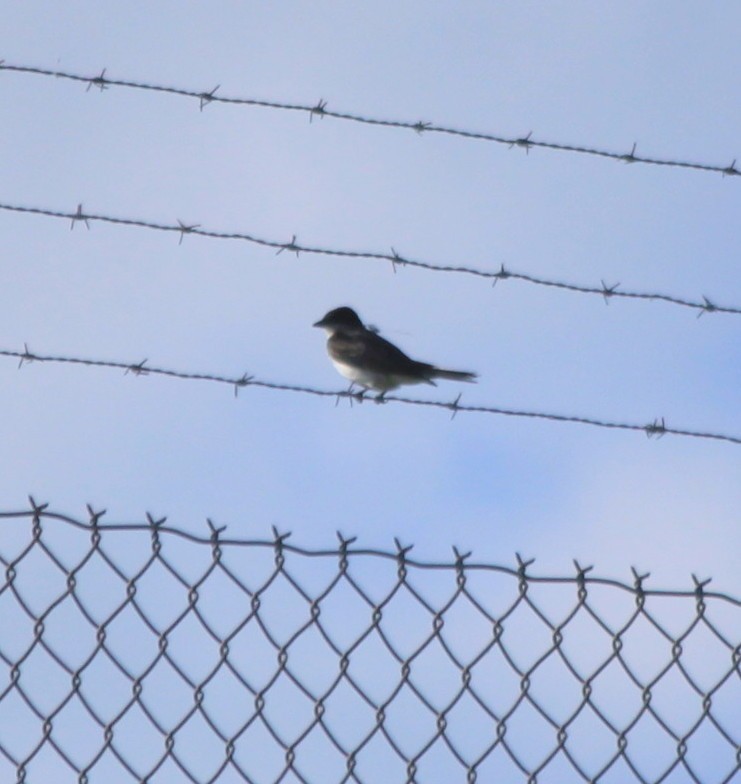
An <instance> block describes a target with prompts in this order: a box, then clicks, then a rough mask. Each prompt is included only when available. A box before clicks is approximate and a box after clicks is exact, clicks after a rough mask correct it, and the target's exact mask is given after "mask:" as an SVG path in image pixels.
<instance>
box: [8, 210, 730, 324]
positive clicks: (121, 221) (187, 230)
mask: <svg viewBox="0 0 741 784" xmlns="http://www.w3.org/2000/svg"><path fill="white" fill-rule="evenodd" d="M0 210H5V211H7V212H15V213H20V214H25V215H42V216H44V217H47V218H59V219H63V220H69V221H72V226H73V227H74V224H75V222H76V221H83V222H84V223H85V225H86V226H87V227H88V228H90V223H91V222H94V221H98V222H100V223H110V224H113V225H116V226H127V227H135V228H140V229H150V230H153V231H164V232H172V233H175V234H177V235H178V237H179V240H178V244H181V243H182V241H183V237H184V236H185V235H186V234H188V235H197V236H199V237H207V238H209V239H220V240H242V241H244V242H250V243H252V244H254V245H259V246H262V247H265V248H273V249H275V251H276V255H280V254H281V253H283V252H284V251H288V252H290V253H295V254H296V256H297V257H298V255H299V254H300V253H308V254H313V255H318V256H328V257H331V258H347V259H356V260H358V259H366V260H375V261H383V262H391V268H392V270H393V271H394V272H396V268H397V266H399V267H415V268H416V269H423V270H428V271H430V272H447V273H451V274H457V275H470V276H473V277H476V278H481V279H483V280H491V281H492V285H496V284H497V282H498V281H502V280H520V281H523V282H525V283H530V284H533V285H536V286H546V287H547V288H551V289H560V290H562V291H571V292H575V293H577V294H592V295H596V296H599V297H604V299H605V301H606V302H609V300H610V299H614V298H622V299H634V300H643V301H654V302H666V303H668V304H670V305H679V306H681V307H685V308H690V309H692V310H695V311H698V312H699V313H698V315H702V314H703V313H731V314H735V315H741V307H736V306H722V305H716V304H715V303H714V302H711V301H710V300H709V299H708V298H707V297H705V296H703V297H702V300H690V299H684V298H682V297H675V296H672V295H669V294H660V293H656V292H640V291H622V290H619V288H618V286H619V285H620V284H615V285H613V286H607V285H606V284H605V282H604V281H601V284H600V285H599V286H586V285H582V284H577V283H567V282H565V281H559V280H552V279H548V278H539V277H536V276H535V275H528V274H526V273H522V272H513V271H511V270H509V269H505V267H504V264H502V265H501V266H500V268H499V269H498V270H496V271H492V270H485V269H480V268H476V267H467V266H464V265H456V264H432V263H430V262H426V261H420V260H417V259H412V258H407V257H405V256H404V257H403V256H401V255H400V254H399V253H397V251H396V250H395V249H394V248H393V247H392V248H391V250H390V251H388V252H376V251H355V250H341V249H338V248H322V247H317V246H311V245H302V244H300V243H299V242H298V241H297V239H296V235H295V234H294V235H293V236H292V237H291V240H290V241H289V242H286V241H285V240H271V239H265V238H264V237H258V236H257V235H255V234H250V233H248V232H226V231H216V230H213V229H205V228H202V227H201V225H200V224H198V223H194V224H185V223H183V221H181V220H176V221H175V223H158V222H156V221H149V220H144V219H141V218H118V217H115V216H113V215H103V214H94V213H90V212H85V213H83V212H82V205H81V204H80V205H78V207H77V210H76V211H75V212H66V211H64V210H52V209H48V208H45V207H24V206H22V205H18V204H9V203H6V202H1V203H0Z"/></svg>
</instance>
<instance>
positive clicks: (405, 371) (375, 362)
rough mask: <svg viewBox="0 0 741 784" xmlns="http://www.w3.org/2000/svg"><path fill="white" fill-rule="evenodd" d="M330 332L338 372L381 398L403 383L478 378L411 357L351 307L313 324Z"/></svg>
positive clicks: (331, 353) (331, 352)
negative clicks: (363, 320) (375, 392)
mask: <svg viewBox="0 0 741 784" xmlns="http://www.w3.org/2000/svg"><path fill="white" fill-rule="evenodd" d="M314 326H315V327H321V328H322V329H323V330H324V331H325V332H326V333H327V353H328V354H329V358H330V359H331V360H332V364H333V365H334V366H335V368H337V370H338V372H339V373H340V374H341V375H343V376H345V378H349V379H350V381H352V382H353V383H354V384H359V385H360V386H362V387H364V390H363V391H365V390H366V389H374V390H377V391H378V392H379V393H380V394H379V395H378V399H379V400H380V399H381V398H383V396H384V395H385V394H386V392H388V391H389V390H390V389H396V388H397V387H400V386H402V384H432V385H433V386H436V384H435V379H436V378H448V379H451V380H453V381H471V382H473V381H475V379H476V374H475V373H469V372H467V371H462V370H443V369H442V368H439V367H435V366H434V365H429V364H427V363H426V362H417V361H416V360H414V359H411V358H410V357H408V356H407V355H406V354H405V353H404V352H403V351H402V350H401V349H398V348H397V347H396V346H395V345H394V344H393V343H389V341H388V340H384V338H382V337H381V336H380V335H378V334H376V332H374V331H373V330H372V329H368V328H367V327H365V326H364V325H363V322H362V321H361V320H360V318H359V317H358V314H357V313H356V312H355V311H354V310H353V309H352V308H348V307H342V308H335V309H334V310H330V311H329V313H327V314H326V316H324V318H322V319H320V320H319V321H317V322H316V324H314Z"/></svg>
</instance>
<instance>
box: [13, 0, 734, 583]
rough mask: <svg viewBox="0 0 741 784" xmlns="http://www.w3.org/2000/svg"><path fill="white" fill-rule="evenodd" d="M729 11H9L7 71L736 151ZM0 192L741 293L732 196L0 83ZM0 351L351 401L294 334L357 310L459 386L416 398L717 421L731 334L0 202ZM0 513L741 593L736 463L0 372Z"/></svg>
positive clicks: (724, 323)
mask: <svg viewBox="0 0 741 784" xmlns="http://www.w3.org/2000/svg"><path fill="white" fill-rule="evenodd" d="M740 23H741V8H740V7H739V6H738V4H737V3H735V2H731V0H728V1H725V2H724V1H722V0H721V1H719V2H715V3H713V4H712V5H708V4H704V5H698V4H695V3H689V2H684V0H680V1H677V0H674V1H673V2H668V0H667V1H664V2H656V3H651V4H650V5H647V4H646V3H643V2H632V1H630V0H629V1H627V2H623V3H621V4H619V5H608V4H595V3H592V2H586V1H581V0H569V2H553V3H548V4H541V3H535V2H501V3H496V4H492V3H485V2H470V3H451V2H441V3H434V4H429V3H421V2H418V1H417V0H415V1H412V0H408V1H407V0H401V1H399V0H395V1H394V2H393V3H392V2H387V1H386V0H378V1H377V2H374V3H369V4H360V3H348V4H337V3H330V2H313V3H306V2H303V3H302V2H289V3H271V4H257V3H243V2H231V3H230V2H225V3H221V4H218V6H214V5H213V4H204V3H196V2H177V3H176V2H161V3H157V4H156V6H153V4H150V3H137V4H132V3H114V2H108V3H92V2H80V1H75V0H73V1H72V2H66V3H64V4H60V3H52V2H48V1H47V2H26V3H23V4H20V3H12V4H11V3H6V4H5V7H4V8H3V25H2V29H1V30H0V58H4V59H5V61H6V62H8V63H12V64H18V65H36V66H39V67H45V68H50V69H60V70H69V71H71V72H75V73H83V74H89V75H91V76H92V75H95V74H97V73H99V72H100V71H101V69H102V68H104V67H105V68H106V69H107V75H108V76H110V77H111V78H121V79H131V80H141V81H145V82H152V83H156V84H164V85H174V86H178V87H183V88H189V89H195V90H205V91H207V90H210V89H211V88H213V87H215V86H216V85H220V87H219V94H221V95H230V96H244V97H254V98H263V99H267V100H275V101H281V102H286V103H292V102H296V103H301V104H313V103H316V102H317V101H319V100H320V99H324V100H326V101H327V102H328V104H327V105H328V108H329V109H332V110H337V111H347V112H355V113H359V114H363V115H367V116H371V117H379V118H387V119H394V120H405V121H411V122H416V121H418V120H420V121H429V122H435V123H437V124H440V125H450V126H454V127H457V128H462V129H466V130H480V131H485V132H491V133H498V134H502V135H504V136H524V135H526V134H528V133H529V132H532V133H533V137H534V138H537V139H542V140H545V141H553V142H562V143H570V144H577V145H585V146H595V147H599V148H603V149H607V150H614V151H616V152H629V151H630V149H631V147H632V146H633V144H634V143H636V144H637V150H636V151H637V153H638V154H644V155H648V156H656V157H665V158H674V159H679V160H688V161H697V162H700V163H709V164H714V165H723V166H725V165H729V164H730V163H731V161H733V160H734V158H736V157H737V156H739V157H741V147H740V146H739V144H740V142H739V140H740V139H741V133H740V130H741V103H740V102H739V101H738V100H737V98H738V95H739V94H741V50H740V49H739V47H738V35H737V31H738V29H739V24H740ZM0 95H1V96H2V105H3V107H4V109H3V113H2V122H1V123H0V150H2V153H0V201H3V202H6V203H11V204H18V205H27V206H38V207H44V208H49V209H59V210H63V211H70V210H74V209H75V208H76V206H77V204H78V203H82V204H83V205H84V207H85V208H86V209H88V210H90V211H91V212H99V213H103V214H109V215H112V216H121V217H131V218H142V219H145V220H150V221H155V222H163V223H173V222H175V221H177V220H178V219H179V220H182V221H184V222H185V223H198V224H201V226H203V227H204V228H209V229H214V230H220V231H246V232H252V233H254V234H257V235H259V236H263V237H266V238H270V239H278V240H285V241H288V240H290V238H291V237H292V236H293V235H294V234H295V235H296V236H297V237H298V240H299V241H301V242H304V243H306V244H309V245H322V246H327V247H335V248H341V249H348V250H354V249H358V250H377V251H382V252H385V251H388V250H389V248H391V247H392V246H393V247H394V248H395V249H396V250H397V251H398V252H399V253H401V254H402V255H408V256H410V257H413V258H418V259H423V260H426V261H429V262H431V263H436V264H463V265H470V266H473V267H479V268H482V269H490V270H496V269H499V267H500V265H501V264H505V265H506V266H507V267H508V268H510V269H512V270H516V271H518V272H523V273H529V274H532V275H536V276H542V277H545V278H553V279H562V280H567V281H572V282H575V283H581V284H595V285H599V283H600V281H601V280H604V281H605V282H606V283H607V284H613V283H618V282H619V283H620V284H621V285H622V287H623V288H625V289H631V290H637V291H648V292H652V291H656V292H662V293H667V294H672V295H675V296H678V297H687V298H689V299H693V300H694V299H699V298H701V296H703V295H705V296H707V297H709V298H710V300H711V301H713V302H717V303H718V304H725V305H734V306H738V305H739V304H740V303H741V276H740V275H739V253H738V225H739V212H740V210H741V178H739V177H725V178H724V177H721V176H720V175H719V174H710V173H703V172H696V171H689V170H681V169H674V168H665V167H653V166H646V165H639V164H634V165H625V164H623V163H618V162H615V161H611V160H604V159H600V158H596V157H591V156H584V155H576V154H572V153H562V152H554V151H548V150H543V149H532V150H530V151H529V153H528V154H526V153H525V151H524V150H523V149H517V148H515V149H508V148H507V147H506V146H502V145H496V144H491V143H485V142H477V141H469V140H464V139H460V138H455V137H450V136H442V135H436V134H435V135H433V134H421V135H420V134H415V133H413V132H411V131H403V130H393V129H383V128H375V127H370V126H364V125H358V124H354V123H345V122H340V121H336V120H333V119H331V118H324V119H319V118H314V120H313V122H311V123H310V122H309V120H308V117H307V116H306V114H303V113H294V112H282V111H274V110H267V109H258V108H247V107H236V106H227V105H222V104H215V103H214V104H210V105H208V106H206V107H205V108H204V109H203V111H199V107H198V102H197V101H196V100H193V99H185V98H179V97H174V96H169V95H164V94H159V93H153V92H143V91H134V90H127V89H121V88H112V89H109V90H107V91H104V92H103V93H100V92H99V91H98V90H96V89H91V90H89V91H86V90H85V87H84V85H81V84H76V83H72V82H68V81H63V80H55V79H53V78H42V77H38V76H28V75H21V74H15V73H9V72H0ZM0 236H2V238H3V243H2V245H3V256H2V259H3V263H2V265H1V266H0V269H1V270H2V273H1V274H2V278H1V279H0V301H1V302H2V307H0V336H2V338H1V340H0V343H1V344H2V345H1V346H0V347H2V348H6V349H18V350H20V349H22V347H23V344H24V342H25V343H27V344H28V345H29V347H30V348H31V349H32V350H33V351H37V352H39V353H50V354H62V355H70V356H81V357H91V358H99V359H110V360H119V361H125V362H126V361H131V362H136V361H140V360H142V359H144V358H147V359H148V360H149V362H150V364H152V365H157V366H164V367H170V368H175V369H178V370H184V371H193V372H205V373H216V374H224V375H228V376H239V375H241V374H242V373H243V372H245V371H247V372H249V373H251V374H254V375H255V376H257V377H258V378H260V379H262V380H269V381H276V382H284V383H299V384H307V385H309V386H315V387H319V388H322V389H337V390H339V389H343V388H344V387H345V381H344V380H343V379H341V378H340V377H339V376H337V375H336V373H335V371H334V370H333V368H332V366H331V365H330V363H329V361H328V360H327V357H326V354H325V351H324V338H323V335H322V334H320V332H319V330H314V329H312V328H311V324H312V323H313V322H314V321H316V320H317V319H318V318H320V317H321V316H322V315H323V314H324V313H325V312H326V311H327V310H329V309H330V308H332V307H336V306H338V305H345V304H347V305H351V306H353V307H355V308H356V309H357V310H358V312H359V313H360V315H361V317H362V318H363V319H364V320H365V321H367V322H369V323H372V324H375V325H377V326H378V327H379V328H380V329H381V331H382V333H383V334H384V336H386V337H387V338H389V339H390V340H392V341H394V342H395V343H398V344H399V345H400V346H401V347H402V348H404V349H405V350H406V351H408V352H409V353H410V354H411V355H413V356H415V357H418V358H420V359H423V360H426V361H431V362H434V363H436V364H439V365H441V366H444V367H453V368H462V369H471V370H475V371H476V372H478V373H479V375H480V380H479V383H478V384H477V385H476V386H469V385H465V387H464V388H459V386H457V385H455V384H454V383H447V382H443V383H441V384H440V386H439V387H438V388H437V389H433V388H430V389H429V390H428V389H424V390H420V389H419V388H416V389H414V390H412V392H413V394H414V395H417V394H420V395H426V396H428V397H429V399H435V400H445V401H449V400H452V399H454V398H455V396H456V395H457V394H458V392H459V391H462V392H463V397H462V399H461V402H462V403H468V404H480V405H488V406H501V407H505V408H521V409H526V410H533V411H544V412H553V413H559V414H574V415H583V416H588V417H595V418H602V419H607V420H616V421H626V422H635V423H639V424H643V423H646V424H647V423H649V422H651V421H653V420H654V419H656V418H657V417H662V416H663V417H665V419H666V422H667V424H668V425H671V426H674V427H686V428H689V429H698V430H703V431H718V432H723V433H729V434H733V435H739V434H740V433H741V392H740V390H741V351H740V347H741V342H740V341H739V328H740V327H741V320H740V318H741V317H739V316H734V315H723V314H705V315H703V317H702V318H699V319H698V318H696V313H695V312H694V311H692V310H689V309H686V308H681V307H675V306H672V305H667V304H661V303H644V302H638V301H628V300H613V301H612V302H611V303H610V304H609V305H606V304H605V302H604V301H603V300H602V299H601V298H600V297H595V296H587V295H579V294H574V293H570V292H560V291H553V290H549V289H545V288H540V287H535V286H530V285H527V284H525V283H521V282H517V281H502V282H500V283H499V284H498V285H497V286H496V287H495V288H492V287H491V285H490V284H489V283H488V282H487V281H483V280H478V279H474V278H468V277H465V276H457V275H450V274H446V275H443V274H440V273H433V272H425V271H418V270H414V269H410V268H404V269H400V270H398V271H397V274H393V271H392V269H391V265H390V264H387V263H380V262H375V261H353V260H349V259H344V258H338V259H328V258H324V257H316V256H309V255H306V254H304V255H301V256H300V257H299V258H296V256H294V255H293V254H290V253H283V254H280V255H276V254H275V252H274V251H272V250H270V249H264V248H259V247H256V246H252V245H249V244H246V243H238V242H227V241H220V240H208V239H204V238H200V237H195V236H192V237H185V238H184V241H183V242H182V244H178V238H177V236H176V235H171V234H166V233H159V232H151V231H146V230H139V229H134V228H121V227H114V226H109V225H102V224H94V225H92V227H91V229H90V230H89V231H88V230H86V229H85V227H84V226H82V225H77V226H76V227H75V229H74V231H70V228H69V225H68V224H67V223H65V222H64V221H58V220H52V219H50V218H43V217H34V216H21V215H17V214H14V213H8V212H4V211H0ZM0 374H1V375H2V383H0V405H2V410H3V412H4V416H3V423H2V425H0V433H1V438H0V443H1V444H2V447H1V448H2V471H1V472H0V508H2V509H3V510H5V509H15V508H19V507H23V506H25V505H26V500H25V499H26V496H27V495H28V494H29V493H30V494H33V495H34V496H35V497H36V499H37V500H39V501H48V502H50V504H51V506H52V507H53V508H55V509H58V510H60V511H65V512H67V513H70V514H73V515H80V516H82V515H84V507H85V504H86V503H90V504H92V505H93V506H94V507H95V508H103V507H104V508H107V509H108V515H107V517H108V518H109V519H111V520H116V521H130V522H135V521H142V520H143V519H144V514H145V512H147V511H149V512H151V513H152V514H154V515H155V516H162V515H167V516H168V519H169V522H170V523H171V524H172V525H174V526H176V527H179V528H182V529H185V530H188V531H192V532H198V533H205V531H206V524H205V518H206V517H210V518H211V519H212V520H214V521H215V522H216V523H218V524H227V525H228V533H229V535H230V536H233V537H258V538H263V537H269V536H270V526H272V525H275V526H277V528H278V529H280V530H281V531H286V530H290V531H292V532H293V538H294V539H295V541H296V542H297V543H299V544H302V545H304V546H306V547H332V546H334V545H335V543H336V538H335V531H337V530H340V531H342V533H343V534H344V535H346V536H350V535H356V536H357V537H358V541H359V543H360V544H362V545H365V546H369V547H379V548H384V549H392V548H393V537H398V538H399V539H400V540H401V541H402V542H403V543H405V544H406V543H414V544H415V550H414V552H415V554H416V555H417V556H418V557H420V558H428V559H435V560H443V559H448V558H450V557H451V553H452V550H451V546H452V545H457V546H458V547H459V548H460V549H461V550H469V549H470V550H473V552H474V554H475V557H476V559H477V560H479V561H490V562H496V563H506V564H514V559H515V555H514V554H515V552H520V553H521V554H522V555H523V556H525V557H535V558H536V563H535V567H534V569H535V570H536V571H538V572H540V573H544V574H572V573H573V565H572V558H578V559H579V561H580V562H581V563H582V564H594V566H595V574H600V575H602V576H609V577H618V578H621V579H624V580H630V579H631V578H630V567H631V566H636V567H637V568H638V569H639V570H643V571H650V572H651V574H652V577H651V578H650V581H651V584H652V585H654V586H655V587H664V588H691V587H692V582H691V578H690V574H691V573H692V572H694V573H695V574H697V575H698V576H699V577H701V578H705V577H710V576H712V577H713V578H714V582H713V586H714V587H715V588H717V589H718V590H724V591H727V592H730V593H733V594H736V595H738V594H739V593H740V592H741V583H740V582H739V577H738V552H739V550H740V549H741V526H740V525H739V509H741V482H739V476H741V459H740V458H741V452H739V448H738V446H736V445H732V444H727V443H721V442H713V441H707V440H701V439H686V438H679V437H671V436H666V437H664V438H662V439H660V440H657V439H651V440H648V439H647V438H645V437H644V436H643V435H642V434H640V433H630V432H622V431H610V430H603V429H597V428H591V427H585V426H579V425H567V424H559V423H550V422H543V421H535V420H527V419H510V418H505V417H498V416H490V415H483V414H466V413H463V412H462V413H460V414H459V415H458V416H457V417H456V418H455V419H454V420H453V421H450V418H449V415H448V413H447V412H445V411H440V410H434V409H430V410H428V409H425V408H420V407H411V406H402V405H396V404H389V405H386V406H376V405H373V404H370V403H365V404H363V405H354V406H353V407H350V406H349V405H348V404H347V402H346V401H345V402H341V403H340V405H338V406H336V407H335V406H334V402H333V401H332V400H331V399H320V398H313V397H310V396H306V395H298V394H290V393H283V392H272V391H269V390H262V389H257V388H249V389H245V390H242V391H241V392H240V395H239V396H238V398H236V399H235V398H234V396H233V395H232V390H231V389H229V388H228V387H222V386H219V385H214V384H200V383H197V382H184V381H176V380H170V379H166V378H159V377H147V376H143V377H134V376H132V375H123V374H122V373H119V372H117V371H106V370H98V369H86V368H79V367H66V366H58V365H51V364H47V365H42V364H31V365H29V366H25V367H23V368H22V369H21V370H20V371H18V370H16V363H14V362H13V360H6V359H3V360H2V362H0Z"/></svg>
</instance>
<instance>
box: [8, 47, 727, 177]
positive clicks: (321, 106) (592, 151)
mask: <svg viewBox="0 0 741 784" xmlns="http://www.w3.org/2000/svg"><path fill="white" fill-rule="evenodd" d="M0 70H5V71H10V72H16V73H24V74H33V75H36V76H46V77H54V78H56V79H67V80H70V81H74V82H81V83H82V84H86V85H87V89H88V90H89V89H90V88H91V87H97V88H98V89H99V90H101V91H103V90H106V89H108V88H109V87H126V88H130V89H134V90H149V91H152V92H157V93H167V94H170V95H178V96H184V97H187V98H195V99H197V100H198V102H199V106H200V109H201V110H203V108H204V107H205V106H207V105H208V104H210V103H223V104H232V105H241V106H254V107H260V108H266V109H278V110H283V111H291V112H303V113H305V114H308V116H309V119H312V120H313V118H314V117H319V118H324V117H331V118H333V119H336V120H345V121H349V122H355V123H362V124H364V125H373V126H379V127H384V128H397V129H406V130H412V131H415V132H417V133H418V134H423V133H437V134H443V135H446V136H455V137H459V138H463V139H475V140H478V141H485V142H494V143H496V144H504V145H507V146H508V147H510V148H513V147H517V148H520V149H524V150H525V151H526V152H528V151H529V150H530V149H532V148H542V149H548V150H556V151H560V152H572V153H579V154H582V155H592V156H597V157H600V158H607V159H612V160H616V161H622V162H623V163H640V164H649V165H652V166H671V167H675V168H681V169H694V170H697V171H706V172H714V173H717V174H722V175H723V176H735V175H739V174H741V169H738V168H737V167H736V159H735V158H734V159H733V161H732V163H731V164H730V165H728V166H720V165H713V164H705V163H695V162H692V161H683V160H671V159H666V158H653V157H649V156H644V155H637V154H636V149H637V144H636V143H634V144H633V146H632V149H631V151H630V152H628V153H619V152H611V151H609V150H604V149H598V148H596V147H586V146H583V145H577V144H561V143H558V142H549V141H543V140H539V139H534V138H533V137H532V131H531V132H530V133H528V134H527V135H526V136H520V137H515V136H502V135H498V134H493V133H483V132H479V131H470V130H463V129H459V128H453V127H448V126H443V125H436V124H434V123H431V122H423V121H417V122H408V121H404V120H382V119H379V118H374V117H368V116H364V115H361V114H354V113H350V112H342V111H334V110H332V109H329V108H328V105H327V101H326V100H324V99H320V100H319V101H318V102H317V103H315V104H295V103H284V102H281V101H269V100H262V99H257V98H238V97H229V96H223V95H218V94H217V91H218V89H219V86H220V85H217V86H216V87H214V88H213V89H212V90H210V91H203V90H193V89H185V88H181V87H168V86H165V85H160V84H152V83H147V82H139V81H132V80H128V79H112V78H110V77H108V76H106V69H105V68H104V69H103V70H102V71H101V72H100V73H99V74H98V75H97V76H83V75H82V74H78V73H71V72H69V71H60V70H52V69H48V68H39V67H36V66H28V65H13V64H11V63H5V62H4V61H1V60H0Z"/></svg>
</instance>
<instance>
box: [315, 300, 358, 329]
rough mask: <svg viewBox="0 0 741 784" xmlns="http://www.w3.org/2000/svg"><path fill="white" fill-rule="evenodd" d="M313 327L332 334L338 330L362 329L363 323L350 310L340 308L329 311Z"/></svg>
mask: <svg viewBox="0 0 741 784" xmlns="http://www.w3.org/2000/svg"><path fill="white" fill-rule="evenodd" d="M314 326H315V327H321V328H322V329H324V330H325V331H326V332H328V333H329V334H332V333H333V332H336V331H337V330H338V329H358V328H360V329H362V328H363V322H362V321H361V320H360V317H359V316H358V314H357V313H356V312H355V311H354V310H353V309H352V308H348V307H342V308H335V309H334V310H330V311H329V313H327V314H326V315H325V316H324V317H323V318H321V319H320V320H319V321H317V322H316V323H315V324H314Z"/></svg>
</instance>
